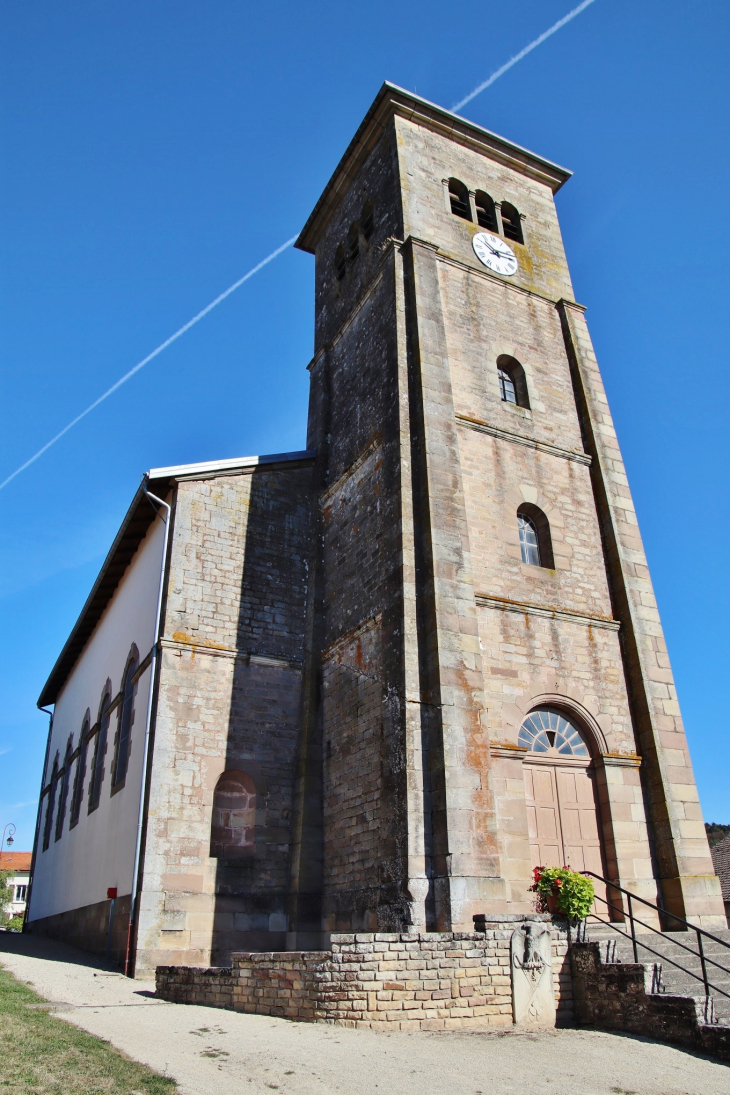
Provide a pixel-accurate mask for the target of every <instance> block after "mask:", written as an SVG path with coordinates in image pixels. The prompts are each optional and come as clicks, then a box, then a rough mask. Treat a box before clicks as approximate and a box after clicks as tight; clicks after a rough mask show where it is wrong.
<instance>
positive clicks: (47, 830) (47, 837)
mask: <svg viewBox="0 0 730 1095" xmlns="http://www.w3.org/2000/svg"><path fill="white" fill-rule="evenodd" d="M57 783H58V753H56V756H55V757H54V759H53V769H52V771H51V782H50V783H49V784H48V794H47V795H46V823H45V825H44V827H43V851H44V852H45V851H46V849H47V848H48V845H49V844H50V843H51V830H52V829H53V810H54V807H55V805H56V784H57Z"/></svg>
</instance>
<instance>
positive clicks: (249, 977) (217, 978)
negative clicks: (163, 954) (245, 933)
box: [157, 917, 572, 1030]
mask: <svg viewBox="0 0 730 1095" xmlns="http://www.w3.org/2000/svg"><path fill="white" fill-rule="evenodd" d="M513 919H515V920H518V919H520V918H518V917H514V918H513ZM516 926H517V925H516V924H514V923H512V924H509V925H502V926H495V927H487V928H486V930H485V931H483V932H482V931H480V932H422V933H419V934H413V935H405V934H384V933H377V934H370V933H365V934H355V935H344V934H333V935H332V937H331V949H330V950H323V951H288V952H287V951H282V952H279V953H276V952H273V953H272V952H269V953H242V954H234V955H233V964H232V966H230V967H220V968H212V969H205V968H195V967H191V966H158V967H157V995H158V996H160V997H161V998H162V999H165V1000H171V1001H174V1002H175V1003H183V1004H205V1005H208V1006H210V1007H219V1008H229V1009H231V1010H233V1011H243V1012H251V1013H255V1014H257V1015H275V1016H279V1017H282V1018H286V1019H295V1020H299V1021H302V1022H328V1023H337V1024H340V1025H343V1026H350V1027H371V1028H375V1029H382V1030H398V1029H401V1030H419V1029H420V1030H446V1029H452V1028H464V1027H467V1028H474V1027H508V1026H511V1025H512V1022H513V1019H512V990H511V977H510V965H509V963H510V957H509V954H510V951H509V947H510V938H511V935H512V931H513V930H514V928H515V927H516ZM552 950H553V982H554V990H555V999H556V1004H557V1016H558V1023H559V1024H562V1023H566V1022H570V1021H571V1019H572V985H571V978H570V970H569V965H568V956H567V936H566V933H565V932H564V931H563V930H562V929H561V928H560V927H559V926H557V925H553V930H552Z"/></svg>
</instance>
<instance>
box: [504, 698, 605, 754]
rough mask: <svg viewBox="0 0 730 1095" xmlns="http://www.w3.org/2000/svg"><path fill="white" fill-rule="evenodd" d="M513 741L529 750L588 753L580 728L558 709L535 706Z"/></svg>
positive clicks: (536, 751) (534, 751) (537, 751)
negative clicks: (515, 740)
mask: <svg viewBox="0 0 730 1095" xmlns="http://www.w3.org/2000/svg"><path fill="white" fill-rule="evenodd" d="M517 744H518V745H522V746H524V747H525V748H526V749H529V750H530V752H531V753H548V754H549V753H552V754H555V755H557V756H561V757H584V758H585V759H586V760H587V759H588V758H589V757H590V752H589V751H588V746H587V745H586V743H585V739H584V737H583V735H582V734H581V732H580V730H579V729H578V727H577V726H575V724H574V723H572V722H571V721H570V719H567V718H566V717H565V715H562V714H561V713H560V712H559V711H553V710H552V708H550V707H538V708H536V710H535V711H532V712H531V713H530V714H529V715H528V716H527V718H526V719H525V721H524V722H523V723H522V726H521V727H520V734H519V737H518V739H517Z"/></svg>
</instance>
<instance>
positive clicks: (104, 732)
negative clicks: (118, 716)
mask: <svg viewBox="0 0 730 1095" xmlns="http://www.w3.org/2000/svg"><path fill="white" fill-rule="evenodd" d="M110 706H111V687H110V686H109V682H107V687H106V689H105V691H104V697H103V699H102V701H101V705H100V707H99V728H98V730H97V731H96V747H95V749H94V760H93V763H92V765H91V786H90V787H89V813H91V811H92V810H95V809H96V807H97V806H98V805H99V800H100V799H101V784H102V780H103V779H104V756H105V754H106V742H107V738H108V736H109V708H110Z"/></svg>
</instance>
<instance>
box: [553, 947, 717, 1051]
mask: <svg viewBox="0 0 730 1095" xmlns="http://www.w3.org/2000/svg"><path fill="white" fill-rule="evenodd" d="M599 947H600V945H599V944H598V943H574V944H573V946H572V947H571V949H570V960H571V966H572V972H573V991H574V1005H575V1017H576V1020H577V1021H578V1022H579V1023H582V1024H583V1023H584V1024H586V1025H588V1026H593V1027H598V1028H599V1029H600V1030H622V1031H626V1032H627V1033H630V1034H644V1035H648V1036H649V1037H650V1038H658V1039H660V1040H662V1041H666V1042H676V1043H678V1044H679V1045H684V1046H689V1047H691V1048H692V1049H698V1050H701V1051H702V1052H704V1053H709V1054H711V1055H712V1056H714V1057H720V1058H721V1059H723V1060H730V1027H725V1026H715V1025H711V1024H708V1023H706V1022H705V1018H706V1015H705V1008H706V1001H705V997H704V996H702V997H699V996H697V997H695V996H670V995H669V994H665V993H657V994H652V992H651V981H652V966H651V965H650V964H647V965H641V964H635V963H633V962H624V963H621V964H606V963H604V962H602V961H601V955H600V949H599Z"/></svg>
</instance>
